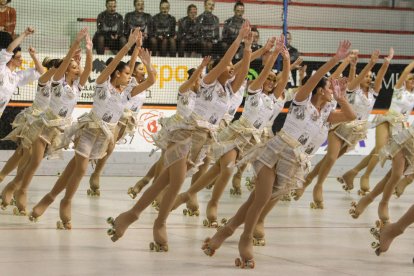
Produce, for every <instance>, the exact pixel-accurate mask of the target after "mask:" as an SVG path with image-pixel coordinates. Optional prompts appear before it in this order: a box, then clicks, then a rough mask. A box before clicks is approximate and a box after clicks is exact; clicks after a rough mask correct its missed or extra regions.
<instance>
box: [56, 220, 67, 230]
mask: <svg viewBox="0 0 414 276" xmlns="http://www.w3.org/2000/svg"><path fill="white" fill-rule="evenodd" d="M56 229H59V230H62V229H65V227H63V223H62V222H61V221H60V220H59V221H57V222H56Z"/></svg>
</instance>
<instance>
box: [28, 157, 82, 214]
mask: <svg viewBox="0 0 414 276" xmlns="http://www.w3.org/2000/svg"><path fill="white" fill-rule="evenodd" d="M74 170H75V157H73V158H72V159H71V160H70V161H69V163H68V164H67V166H66V168H65V170H64V171H63V173H62V174H61V175H60V176H59V178H58V180H57V181H56V183H55V185H54V186H53V188H52V190H51V191H50V192H49V193H47V194H46V195H45V196H44V197H43V198H42V199H41V200H40V201H39V203H37V204H36V205H35V206H34V207H33V210H32V212H31V214H30V216H29V219H30V220H31V221H36V220H37V218H38V217H40V216H41V215H43V213H44V212H45V211H46V209H47V207H49V205H50V204H52V203H53V201H54V200H55V198H56V197H57V196H58V195H59V194H60V193H61V192H62V191H63V190H64V189H65V188H66V184H67V181H68V179H69V177H70V176H71V174H72V172H73V171H74Z"/></svg>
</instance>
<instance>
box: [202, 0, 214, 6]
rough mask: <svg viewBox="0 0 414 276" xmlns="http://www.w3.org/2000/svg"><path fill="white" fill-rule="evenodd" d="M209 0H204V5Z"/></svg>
mask: <svg viewBox="0 0 414 276" xmlns="http://www.w3.org/2000/svg"><path fill="white" fill-rule="evenodd" d="M207 1H208V0H204V5H205V4H206V3H207ZM212 1H213V2H214V1H215V0H212Z"/></svg>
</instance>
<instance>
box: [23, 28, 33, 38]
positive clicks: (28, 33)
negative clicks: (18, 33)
mask: <svg viewBox="0 0 414 276" xmlns="http://www.w3.org/2000/svg"><path fill="white" fill-rule="evenodd" d="M34 31H35V30H34V28H33V27H27V28H26V30H24V34H25V35H26V36H29V35H31V34H33V33H34Z"/></svg>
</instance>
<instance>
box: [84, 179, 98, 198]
mask: <svg viewBox="0 0 414 276" xmlns="http://www.w3.org/2000/svg"><path fill="white" fill-rule="evenodd" d="M89 187H90V188H89V189H88V190H87V191H86V193H87V194H88V196H96V197H99V196H100V195H101V191H100V190H99V174H94V173H93V174H91V177H90V178H89Z"/></svg>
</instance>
